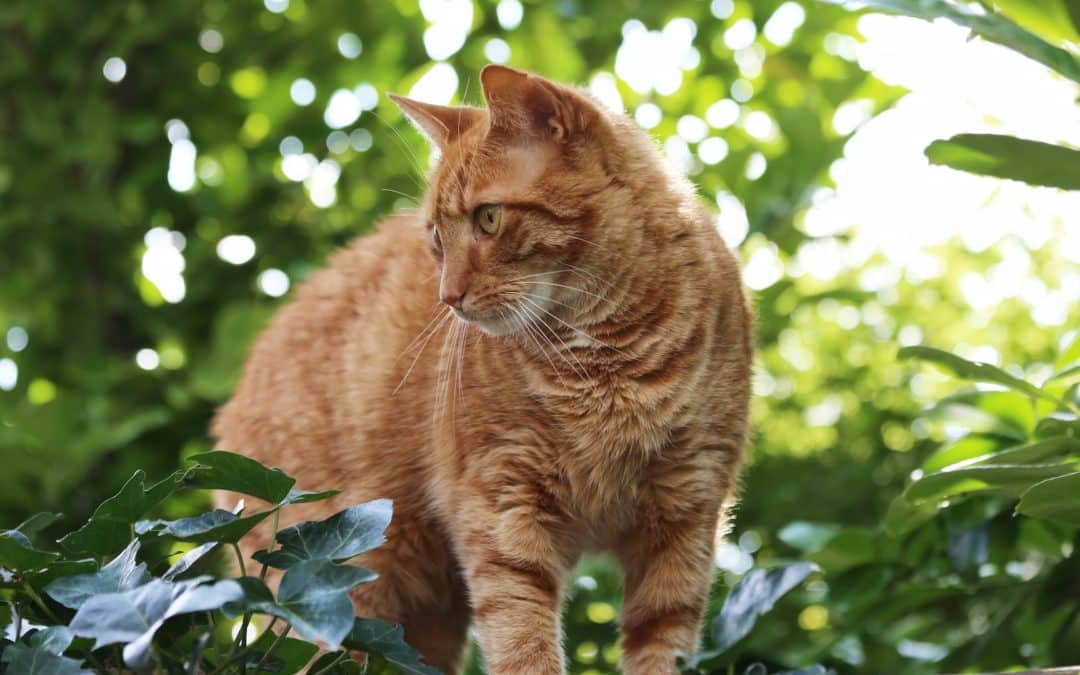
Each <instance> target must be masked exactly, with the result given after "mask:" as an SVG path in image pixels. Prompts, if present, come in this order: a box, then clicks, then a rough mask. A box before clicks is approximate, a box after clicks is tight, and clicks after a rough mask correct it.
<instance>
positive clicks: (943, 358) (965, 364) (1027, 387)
mask: <svg viewBox="0 0 1080 675" xmlns="http://www.w3.org/2000/svg"><path fill="white" fill-rule="evenodd" d="M897 355H898V356H899V357H900V358H901V359H921V360H923V361H929V362H931V363H935V364H937V365H939V366H942V367H944V368H945V369H947V370H949V371H950V372H952V373H953V374H954V375H957V376H959V377H963V378H966V379H969V380H974V381H976V382H993V383H995V384H1001V385H1004V386H1006V387H1008V388H1010V389H1015V390H1016V391H1021V392H1023V393H1025V394H1028V395H1029V396H1034V397H1037V398H1043V399H1047V400H1049V401H1053V402H1055V403H1058V404H1061V401H1060V400H1058V399H1057V398H1056V397H1054V396H1051V395H1050V394H1047V393H1046V392H1044V391H1042V390H1041V389H1039V388H1038V387H1036V386H1035V385H1033V384H1031V383H1030V382H1025V381H1024V380H1021V379H1019V378H1017V377H1013V376H1012V375H1010V374H1008V373H1006V372H1005V371H1004V370H1002V369H1001V368H998V367H997V366H994V365H991V364H989V363H982V362H980V361H968V360H967V359H965V358H963V357H960V356H957V355H956V354H953V353H952V352H947V351H945V350H942V349H937V348H934V347H927V346H925V345H915V346H911V347H902V348H901V349H900V351H899V352H898V354H897Z"/></svg>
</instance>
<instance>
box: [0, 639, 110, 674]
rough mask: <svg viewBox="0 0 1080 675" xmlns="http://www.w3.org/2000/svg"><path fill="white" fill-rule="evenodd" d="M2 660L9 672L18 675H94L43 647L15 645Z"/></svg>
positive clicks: (9, 648) (79, 664) (78, 664)
mask: <svg viewBox="0 0 1080 675" xmlns="http://www.w3.org/2000/svg"><path fill="white" fill-rule="evenodd" d="M0 660H2V661H3V663H6V664H7V672H9V673H12V674H15V673H18V675H93V673H92V671H89V670H86V669H85V668H83V667H82V663H80V662H79V661H76V660H75V659H69V658H67V657H65V656H60V655H58V654H54V653H52V652H50V651H49V650H48V649H45V648H43V647H30V646H28V645H24V644H13V645H10V646H8V648H7V649H5V650H4V654H3V657H2V659H0Z"/></svg>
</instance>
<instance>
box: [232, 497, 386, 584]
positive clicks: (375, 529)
mask: <svg viewBox="0 0 1080 675" xmlns="http://www.w3.org/2000/svg"><path fill="white" fill-rule="evenodd" d="M392 514H393V504H392V502H391V501H390V500H388V499H378V500H375V501H372V502H367V503H366V504H357V505H356V506H352V507H349V508H347V509H345V510H343V511H339V512H337V513H335V514H334V515H332V516H330V517H329V518H327V519H326V520H322V521H318V522H313V523H302V524H300V525H296V526H293V527H290V528H287V529H284V530H282V531H281V532H279V533H278V536H277V540H278V543H279V544H281V548H280V549H278V550H276V551H273V552H270V553H267V552H266V551H259V552H258V553H256V554H255V555H254V556H253V557H254V558H255V560H258V561H259V562H262V563H266V564H267V565H269V566H270V567H276V568H278V569H288V568H290V567H292V566H293V565H295V564H297V563H300V562H302V561H305V560H315V559H319V558H328V559H330V560H336V561H342V560H348V559H349V558H352V557H353V556H357V555H360V554H361V553H364V552H365V551H370V550H371V549H373V548H375V547H377V546H380V545H381V544H382V543H383V542H384V541H386V537H385V536H384V534H383V532H384V531H385V530H386V527H387V526H388V525H389V524H390V518H391V516H392Z"/></svg>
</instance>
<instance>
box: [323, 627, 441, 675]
mask: <svg viewBox="0 0 1080 675" xmlns="http://www.w3.org/2000/svg"><path fill="white" fill-rule="evenodd" d="M342 644H344V645H345V646H346V647H348V648H349V649H358V650H360V651H363V652H366V653H368V654H379V655H381V656H382V657H383V658H384V659H386V661H387V662H388V663H390V664H391V665H393V666H394V667H395V668H397V669H398V670H399V671H401V673H402V674H403V675H439V671H438V670H436V669H435V668H432V667H431V666H428V665H425V664H424V662H423V659H422V657H421V656H420V652H418V651H416V650H415V649H413V648H412V647H410V646H409V645H408V644H407V643H406V642H405V629H404V628H402V627H401V626H396V625H393V624H389V623H387V622H385V621H383V620H381V619H362V618H357V619H355V620H354V621H353V627H352V630H350V631H349V634H348V636H347V637H346V638H345V640H344V642H343V643H342Z"/></svg>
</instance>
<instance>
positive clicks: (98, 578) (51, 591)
mask: <svg viewBox="0 0 1080 675" xmlns="http://www.w3.org/2000/svg"><path fill="white" fill-rule="evenodd" d="M138 553H139V540H138V539H135V540H133V541H132V542H131V543H130V544H128V546H127V548H125V549H124V550H123V552H122V553H120V555H118V556H116V557H115V558H113V560H112V561H111V562H110V563H109V564H108V565H106V566H105V567H102V568H101V569H100V570H98V571H97V572H94V573H93V574H80V575H77V576H72V577H62V578H60V579H57V580H56V581H54V582H52V583H51V584H49V585H48V586H46V587H45V592H46V593H47V594H48V595H49V597H51V598H52V599H53V600H56V601H57V602H59V603H60V604H61V605H63V606H64V607H68V608H70V609H78V608H79V607H82V605H83V604H84V603H85V602H86V601H87V600H89V599H90V598H92V597H94V596H97V595H103V594H106V593H121V592H123V591H130V590H132V589H134V588H138V587H139V586H142V585H143V584H145V583H147V582H149V581H150V578H151V577H150V573H149V572H147V571H146V564H145V563H139V562H136V560H135V556H136V555H137V554H138Z"/></svg>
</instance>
